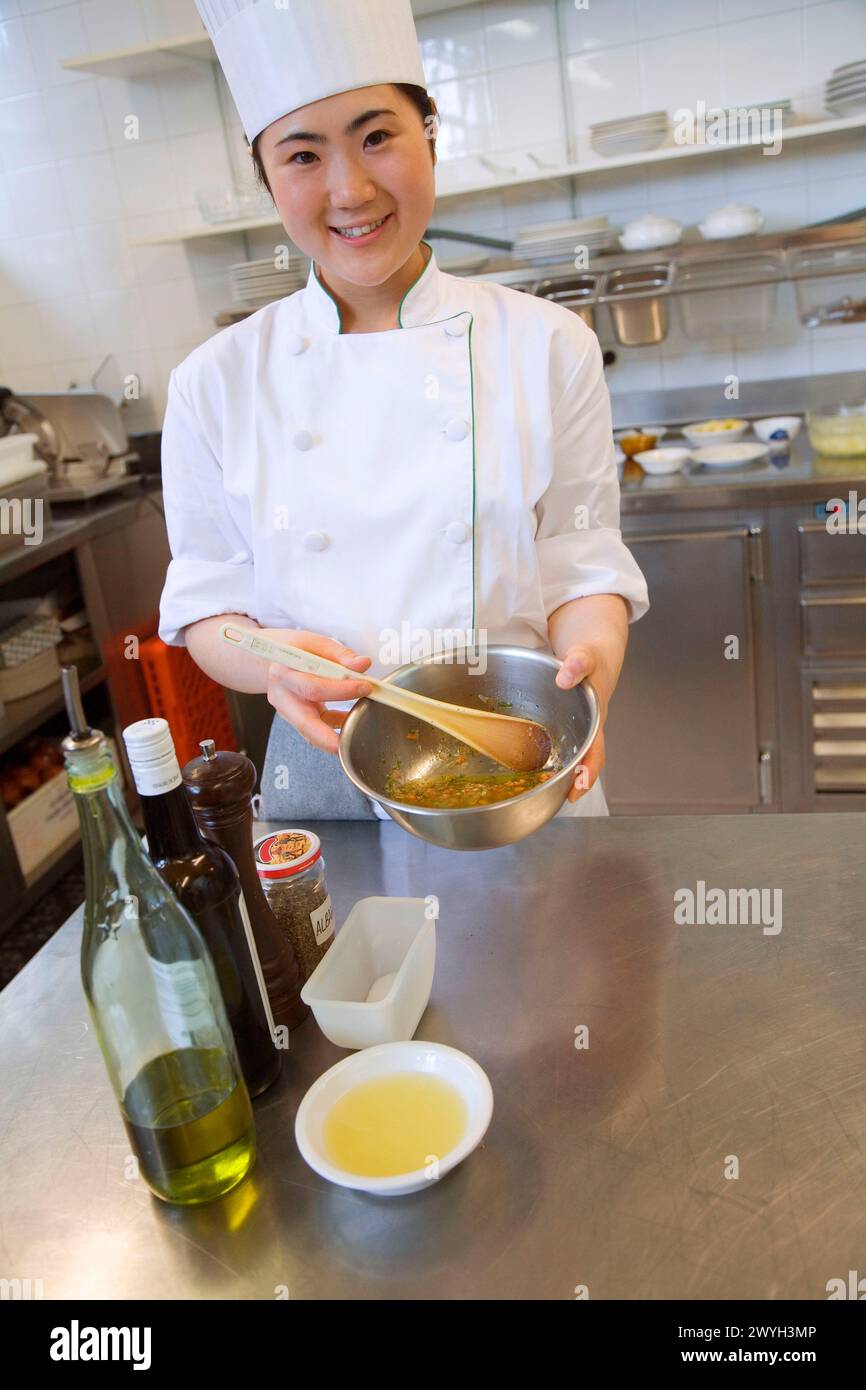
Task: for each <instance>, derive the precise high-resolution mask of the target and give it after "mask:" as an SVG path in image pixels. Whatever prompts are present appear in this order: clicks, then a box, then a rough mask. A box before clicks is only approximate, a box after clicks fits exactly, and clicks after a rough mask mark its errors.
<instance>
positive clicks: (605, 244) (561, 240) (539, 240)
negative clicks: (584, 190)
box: [514, 217, 617, 265]
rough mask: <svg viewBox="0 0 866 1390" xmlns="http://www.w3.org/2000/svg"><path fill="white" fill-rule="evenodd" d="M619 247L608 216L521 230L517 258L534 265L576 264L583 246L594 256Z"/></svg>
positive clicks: (515, 249) (516, 242)
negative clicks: (578, 250) (564, 262)
mask: <svg viewBox="0 0 866 1390" xmlns="http://www.w3.org/2000/svg"><path fill="white" fill-rule="evenodd" d="M616 245H617V239H616V232H615V231H614V230H613V229H612V228H610V227H609V226H608V223H607V218H606V217H581V218H571V219H570V220H569V221H567V222H545V223H539V224H536V225H535V226H534V227H521V228H520V229H519V230H518V231H517V232H515V235H514V255H515V256H516V257H517V258H518V259H519V260H521V261H528V262H529V263H530V265H549V264H553V263H556V262H559V261H573V260H574V258H575V255H576V254H577V248H578V247H579V246H580V247H585V248H586V251H587V253H588V254H589V255H592V253H593V252H598V251H607V250H609V249H610V248H611V247H615V246H616Z"/></svg>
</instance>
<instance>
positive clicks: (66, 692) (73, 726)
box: [60, 666, 103, 752]
mask: <svg viewBox="0 0 866 1390" xmlns="http://www.w3.org/2000/svg"><path fill="white" fill-rule="evenodd" d="M60 679H61V682H62V684H63V699H64V701H65V704H66V715H67V718H68V719H69V728H70V732H69V733H68V734H67V735H66V738H65V739H63V742H62V745H61V746H62V748H63V749H64V751H65V752H72V751H83V750H84V749H85V748H88V747H92V748H98V747H100V746H101V744H102V743H103V737H102V734H101V733H100V732H99V730H98V729H91V727H90V725H89V724H88V722H87V720H86V719H85V717H84V706H83V705H82V703H81V688H80V686H79V684H78V667H77V666H61V668H60Z"/></svg>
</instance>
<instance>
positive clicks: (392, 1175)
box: [295, 1041, 493, 1197]
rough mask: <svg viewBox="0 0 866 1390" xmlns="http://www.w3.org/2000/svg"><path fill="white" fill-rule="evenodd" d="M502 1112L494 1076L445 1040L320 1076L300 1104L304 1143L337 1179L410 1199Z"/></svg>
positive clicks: (359, 1057)
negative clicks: (496, 1101) (496, 1105)
mask: <svg viewBox="0 0 866 1390" xmlns="http://www.w3.org/2000/svg"><path fill="white" fill-rule="evenodd" d="M492 1114H493V1090H492V1088H491V1085H490V1082H489V1080H488V1078H487V1075H486V1073H485V1072H484V1071H483V1070H482V1069H481V1067H479V1065H478V1063H477V1062H474V1061H473V1060H472V1058H471V1057H467V1056H466V1054H465V1052H458V1050H457V1049H456V1048H454V1047H446V1046H445V1044H444V1043H432V1042H421V1041H412V1042H396V1043H382V1044H381V1045H379V1046H378V1047H368V1048H365V1049H364V1051H363V1052H356V1053H355V1054H354V1056H352V1057H346V1058H344V1060H343V1061H342V1062H338V1063H337V1064H336V1066H333V1067H331V1068H330V1069H329V1070H328V1071H326V1072H323V1074H322V1075H321V1076H320V1077H319V1078H318V1080H317V1081H314V1082H313V1085H312V1086H311V1087H310V1089H309V1090H308V1091H307V1094H306V1095H305V1096H304V1098H303V1100H302V1101H301V1104H300V1105H299V1107H298V1113H297V1115H296V1117H295V1139H296V1141H297V1145H298V1148H299V1149H300V1152H301V1156H302V1158H303V1159H304V1160H305V1161H306V1162H307V1163H308V1164H309V1165H310V1167H311V1168H312V1169H313V1170H314V1171H315V1172H316V1173H318V1174H319V1175H320V1176H321V1177H323V1178H327V1179H328V1181H329V1182H333V1183H336V1184H337V1185H338V1186H339V1187H351V1188H354V1189H356V1190H357V1191H360V1192H370V1193H373V1194H374V1195H375V1196H378V1197H402V1196H405V1195H406V1194H407V1193H410V1192H420V1191H422V1190H423V1189H424V1188H426V1187H430V1186H431V1185H432V1184H433V1183H434V1182H438V1181H439V1179H440V1178H443V1177H444V1176H445V1174H446V1173H450V1172H451V1170H452V1168H455V1167H456V1166H457V1164H458V1163H462V1162H463V1160H464V1158H466V1157H468V1155H469V1154H471V1153H472V1151H473V1149H475V1148H477V1147H478V1145H479V1144H480V1143H481V1140H482V1139H483V1138H484V1135H485V1133H486V1132H487V1127H488V1125H489V1124H490V1119H491V1116H492Z"/></svg>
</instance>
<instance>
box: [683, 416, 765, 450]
mask: <svg viewBox="0 0 866 1390" xmlns="http://www.w3.org/2000/svg"><path fill="white" fill-rule="evenodd" d="M748 428H749V422H748V420H736V419H730V420H702V421H701V423H700V424H699V425H683V434H684V435H685V437H686V439H687V440H688V441H689V443H690V444H691V445H692V446H693V447H694V448H700V447H701V446H702V445H704V444H734V443H736V441H737V440H738V439H742V437H743V435H744V434H745V433H746V430H747V429H748Z"/></svg>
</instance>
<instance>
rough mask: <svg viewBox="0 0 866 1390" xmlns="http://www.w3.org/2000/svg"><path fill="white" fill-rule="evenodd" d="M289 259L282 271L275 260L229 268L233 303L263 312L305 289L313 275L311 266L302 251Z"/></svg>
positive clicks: (248, 262)
mask: <svg viewBox="0 0 866 1390" xmlns="http://www.w3.org/2000/svg"><path fill="white" fill-rule="evenodd" d="M284 261H285V257H283V258H282V260H281V261H280V264H279V267H278V266H277V265H276V264H275V263H274V259H273V257H272V256H268V257H266V258H265V259H264V260H261V261H239V262H238V263H237V264H236V265H231V266H229V283H230V285H231V291H232V299H233V300H234V302H235V304H238V305H240V306H241V307H242V308H244V309H261V308H262V307H263V306H264V305H265V304H272V303H273V301H274V300H275V299H284V298H285V297H286V295H287V294H294V292H295V290H300V289H303V287H304V285H305V284H306V283H307V276H308V275H309V262H308V261H307V259H306V257H305V256H302V255H301V254H300V252H299V251H296V252H292V253H291V254H290V256H289V258H288V261H287V263H285V264H284Z"/></svg>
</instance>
